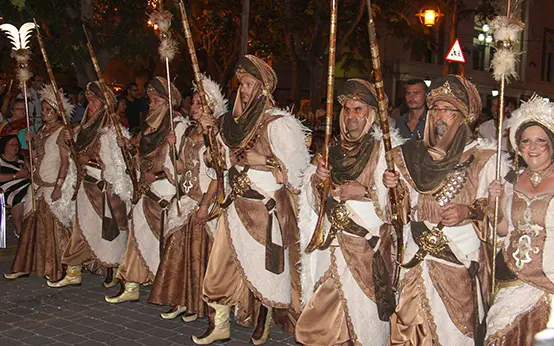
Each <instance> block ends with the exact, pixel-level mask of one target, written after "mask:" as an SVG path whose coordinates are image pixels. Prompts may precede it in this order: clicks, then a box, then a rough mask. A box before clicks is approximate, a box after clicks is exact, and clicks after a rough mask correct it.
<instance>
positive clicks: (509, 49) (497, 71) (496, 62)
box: [490, 0, 525, 300]
mask: <svg viewBox="0 0 554 346" xmlns="http://www.w3.org/2000/svg"><path fill="white" fill-rule="evenodd" d="M522 3H523V0H513V1H512V0H507V1H506V3H505V6H506V9H505V13H506V15H505V16H503V15H500V16H498V17H496V18H495V19H494V20H493V21H492V22H491V27H492V31H493V36H494V40H495V43H496V52H495V54H494V58H493V59H492V62H491V68H492V70H493V77H494V79H495V80H496V81H497V82H500V93H499V98H500V102H499V108H498V122H497V123H498V128H497V147H496V178H495V179H496V180H500V177H501V170H500V167H501V162H502V135H503V133H502V128H503V127H502V123H503V121H504V92H505V89H506V83H509V82H510V81H512V80H514V79H516V78H517V77H518V75H517V72H516V62H517V56H518V55H519V54H520V53H519V52H518V51H516V49H515V44H516V42H517V41H518V37H519V33H520V32H521V31H522V30H523V28H524V27H525V24H524V23H522V22H521V21H520V20H519V19H517V18H516V12H517V9H518V8H519V6H520V5H521V4H522ZM498 208H499V198H498V197H496V198H495V202H494V220H493V232H492V245H493V246H492V277H491V296H490V298H491V300H492V297H493V296H494V294H495V292H496V278H495V275H496V243H497V238H498V235H497V230H498V213H499V210H498Z"/></svg>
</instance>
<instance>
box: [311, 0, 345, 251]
mask: <svg viewBox="0 0 554 346" xmlns="http://www.w3.org/2000/svg"><path fill="white" fill-rule="evenodd" d="M337 1H338V0H331V27H330V30H329V70H328V73H327V109H326V111H327V113H326V115H325V145H324V146H323V153H322V156H323V161H324V163H325V167H329V147H330V145H331V135H332V128H333V127H332V126H333V99H334V88H335V54H336V50H337V9H338V5H337ZM329 185H330V181H329V180H326V181H325V182H323V186H322V188H321V195H320V207H319V208H320V209H319V214H318V217H317V224H316V226H315V231H314V234H313V235H312V239H311V240H310V243H309V244H308V246H307V247H306V249H305V250H304V251H306V252H307V253H310V252H312V251H314V250H316V249H318V248H319V247H321V246H322V245H323V243H324V234H325V211H326V204H327V195H328V194H329Z"/></svg>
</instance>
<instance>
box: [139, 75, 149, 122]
mask: <svg viewBox="0 0 554 346" xmlns="http://www.w3.org/2000/svg"><path fill="white" fill-rule="evenodd" d="M148 85H149V84H148V82H146V83H144V90H143V94H142V96H141V97H139V98H138V100H139V103H140V120H139V128H140V127H142V124H143V123H144V118H145V117H146V115H147V114H148V109H149V107H150V106H149V104H150V99H149V98H148V92H147V91H148Z"/></svg>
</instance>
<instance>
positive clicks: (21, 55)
mask: <svg viewBox="0 0 554 346" xmlns="http://www.w3.org/2000/svg"><path fill="white" fill-rule="evenodd" d="M34 28H35V24H33V23H25V24H23V25H22V26H21V28H19V30H17V28H16V27H15V26H13V25H12V24H2V25H0V30H2V31H4V32H5V33H6V35H7V36H8V38H9V39H10V42H11V43H12V45H13V47H12V50H13V52H12V57H13V58H14V59H15V60H16V61H17V78H18V79H19V84H20V87H21V89H22V90H23V98H24V99H25V115H26V117H27V131H28V132H30V131H31V122H30V120H29V103H28V102H27V81H28V80H29V79H30V78H31V72H30V71H29V59H30V57H31V51H30V50H29V38H30V36H31V30H33V29H34ZM29 167H30V169H31V172H30V175H31V203H32V207H33V211H35V210H36V201H35V182H34V177H33V176H34V174H33V172H34V169H33V145H32V143H31V142H29Z"/></svg>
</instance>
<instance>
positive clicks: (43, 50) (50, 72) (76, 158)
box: [33, 18, 82, 199]
mask: <svg viewBox="0 0 554 346" xmlns="http://www.w3.org/2000/svg"><path fill="white" fill-rule="evenodd" d="M33 22H34V23H35V29H36V32H37V38H38V44H39V46H40V52H41V53H42V59H43V60H44V64H45V65H46V71H47V72H48V77H49V78H50V83H51V84H52V87H53V88H54V94H55V95H56V102H57V103H58V108H59V109H60V114H61V116H62V122H63V124H64V126H65V128H66V129H67V130H68V131H69V133H72V129H71V124H70V123H69V119H67V116H66V114H65V109H64V107H63V102H62V98H61V96H60V91H59V89H58V85H57V83H56V78H55V77H54V71H53V70H52V65H50V60H49V59H48V53H46V47H45V45H44V41H43V40H42V35H41V33H40V30H39V26H38V24H37V21H36V20H35V19H34V18H33ZM69 151H70V153H71V157H72V158H73V161H75V165H76V167H77V171H78V172H79V174H78V175H77V186H76V187H75V194H74V195H73V198H74V199H75V198H76V197H77V191H79V186H80V184H81V178H82V174H81V173H82V166H81V164H80V163H79V156H78V155H77V151H76V150H75V141H74V140H73V136H71V139H70V140H69Z"/></svg>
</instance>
